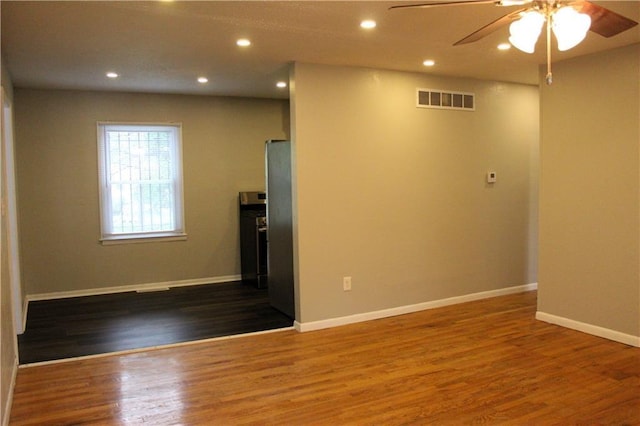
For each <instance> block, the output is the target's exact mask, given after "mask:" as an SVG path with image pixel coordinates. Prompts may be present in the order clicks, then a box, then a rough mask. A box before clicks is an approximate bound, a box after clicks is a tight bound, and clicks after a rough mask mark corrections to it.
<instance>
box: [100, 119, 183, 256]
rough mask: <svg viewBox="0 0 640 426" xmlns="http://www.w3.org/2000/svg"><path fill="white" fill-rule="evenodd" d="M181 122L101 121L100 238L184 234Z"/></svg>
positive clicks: (180, 235)
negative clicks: (126, 122) (115, 122)
mask: <svg viewBox="0 0 640 426" xmlns="http://www.w3.org/2000/svg"><path fill="white" fill-rule="evenodd" d="M180 136H181V127H180V125H174V124H163V125H146V124H144V125H143V124H112V123H98V155H99V172H100V218H101V227H102V241H103V243H108V242H109V241H122V240H132V239H141V238H161V237H164V238H167V237H169V238H175V237H181V239H184V237H185V234H184V223H183V208H182V164H181V163H182V158H181V154H182V149H181V140H180Z"/></svg>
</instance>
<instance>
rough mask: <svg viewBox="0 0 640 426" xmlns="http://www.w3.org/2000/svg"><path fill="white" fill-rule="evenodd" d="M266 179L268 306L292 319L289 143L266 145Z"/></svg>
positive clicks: (293, 302)
mask: <svg viewBox="0 0 640 426" xmlns="http://www.w3.org/2000/svg"><path fill="white" fill-rule="evenodd" d="M265 159H266V167H265V168H266V181H267V253H268V254H267V259H268V268H267V270H268V279H267V281H268V283H269V284H268V288H269V301H270V303H271V306H273V307H274V308H276V309H278V310H279V311H281V312H283V313H284V314H285V315H287V316H289V317H290V318H292V319H295V301H294V286H293V217H292V204H291V142H289V141H280V140H268V141H267V142H266V144H265Z"/></svg>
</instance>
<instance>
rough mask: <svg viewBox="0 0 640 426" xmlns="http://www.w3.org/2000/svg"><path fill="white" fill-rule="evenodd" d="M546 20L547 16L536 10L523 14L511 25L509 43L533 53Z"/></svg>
mask: <svg viewBox="0 0 640 426" xmlns="http://www.w3.org/2000/svg"><path fill="white" fill-rule="evenodd" d="M544 21H545V16H544V15H543V14H541V13H540V12H537V11H535V10H533V11H530V12H527V13H525V14H523V15H522V18H520V19H518V20H517V21H514V22H512V23H511V25H510V26H509V33H510V34H511V36H510V37H509V43H511V44H512V45H513V46H515V47H516V48H518V49H519V50H521V51H523V52H525V53H533V52H534V51H535V48H536V42H537V41H538V37H540V32H541V31H542V25H543V24H544Z"/></svg>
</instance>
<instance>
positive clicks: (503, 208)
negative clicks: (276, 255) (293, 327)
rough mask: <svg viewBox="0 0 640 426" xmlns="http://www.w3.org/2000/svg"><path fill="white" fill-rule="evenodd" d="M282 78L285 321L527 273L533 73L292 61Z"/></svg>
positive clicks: (426, 297)
mask: <svg viewBox="0 0 640 426" xmlns="http://www.w3.org/2000/svg"><path fill="white" fill-rule="evenodd" d="M418 87H421V88H437V89H448V90H453V91H465V92H474V93H475V94H476V102H477V108H476V111H475V112H462V111H445V110H430V109H421V108H416V106H415V103H416V88H418ZM293 91H294V100H293V101H292V135H293V136H292V139H293V141H294V157H295V160H294V161H295V164H294V167H295V169H296V171H295V172H294V174H295V185H296V188H297V194H296V195H297V198H296V218H295V220H296V221H297V224H296V230H295V238H296V239H297V242H296V244H297V250H298V253H297V258H296V274H297V286H298V293H299V294H298V298H299V306H298V308H299V311H300V312H299V314H298V318H297V319H298V321H300V322H303V323H304V322H311V321H318V320H324V319H330V318H336V317H342V316H348V315H353V314H357V313H365V312H371V311H376V310H382V309H386V308H392V307H398V306H404V305H410V304H416V303H421V302H426V301H432V300H438V299H442V298H447V297H452V296H459V295H466V294H470V293H476V292H482V291H487V290H494V289H500V288H505V287H510V286H517V285H523V284H527V283H532V282H535V281H536V268H535V261H536V249H535V248H536V244H535V242H536V238H537V237H536V229H537V226H536V224H535V220H536V218H535V211H536V209H537V205H536V203H537V201H536V200H537V194H536V185H537V183H536V181H537V168H536V167H537V161H536V160H537V154H536V152H537V146H538V139H539V127H538V124H539V102H538V88H537V87H533V86H524V85H516V84H506V83H498V82H486V81H479V80H467V79H455V78H438V77H433V76H429V75H427V74H411V73H402V72H392V71H380V70H369V69H356V68H342V67H329V66H319V65H309V64H296V65H295V70H294V84H293ZM490 169H493V170H495V171H496V172H497V176H498V182H497V183H496V184H494V185H488V184H487V183H486V182H485V174H486V172H487V171H488V170H490ZM343 276H351V277H352V278H353V290H352V291H351V292H344V291H343V289H342V277H343Z"/></svg>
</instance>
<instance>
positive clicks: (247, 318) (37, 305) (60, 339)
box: [18, 282, 293, 364]
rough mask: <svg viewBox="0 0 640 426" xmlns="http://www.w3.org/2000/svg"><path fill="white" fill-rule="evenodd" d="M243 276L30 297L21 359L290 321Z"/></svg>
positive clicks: (268, 326)
mask: <svg viewBox="0 0 640 426" xmlns="http://www.w3.org/2000/svg"><path fill="white" fill-rule="evenodd" d="M292 324H293V320H291V319H290V318H288V317H287V316H285V315H284V314H282V313H280V312H278V311H277V310H275V309H274V308H272V307H271V306H270V305H269V298H268V293H267V290H266V289H257V288H255V287H252V286H249V285H243V284H242V283H241V282H231V283H223V284H210V285H200V286H189V287H176V288H172V289H170V290H166V291H158V292H150V293H136V292H127V293H118V294H106V295H100V296H88V297H78V298H71V299H58V300H48V301H36V302H31V303H29V311H28V317H27V327H26V330H25V333H24V334H22V335H21V336H18V349H19V358H20V363H21V364H27V363H34V362H42V361H50V360H56V359H64V358H73V357H79V356H85V355H94V354H101V353H108V352H117V351H123V350H129V349H138V348H147V347H153V346H158V345H167V344H172V343H179V342H186V341H193V340H201V339H208V338H212V337H219V336H228V335H234V334H242V333H249V332H255V331H263V330H270V329H276V328H284V327H291V325H292Z"/></svg>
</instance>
